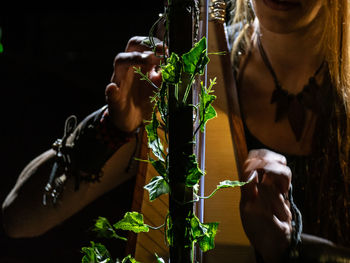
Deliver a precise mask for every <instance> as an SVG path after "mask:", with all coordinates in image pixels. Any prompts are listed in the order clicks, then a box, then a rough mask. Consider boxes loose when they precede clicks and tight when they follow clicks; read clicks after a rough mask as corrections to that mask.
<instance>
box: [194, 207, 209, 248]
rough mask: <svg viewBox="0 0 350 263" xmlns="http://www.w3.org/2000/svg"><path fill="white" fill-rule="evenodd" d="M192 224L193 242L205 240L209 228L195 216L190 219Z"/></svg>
mask: <svg viewBox="0 0 350 263" xmlns="http://www.w3.org/2000/svg"><path fill="white" fill-rule="evenodd" d="M190 224H191V236H192V237H191V239H192V241H193V242H197V241H198V240H199V239H201V238H203V237H204V236H205V235H206V233H207V232H208V228H209V227H208V226H206V225H205V224H202V223H201V222H200V221H199V219H198V217H196V216H195V215H194V214H192V215H191V217H190Z"/></svg>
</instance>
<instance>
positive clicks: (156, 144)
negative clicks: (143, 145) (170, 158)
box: [145, 111, 164, 161]
mask: <svg viewBox="0 0 350 263" xmlns="http://www.w3.org/2000/svg"><path fill="white" fill-rule="evenodd" d="M158 127H159V121H158V120H157V115H156V111H153V115H152V120H151V121H150V122H149V124H147V125H146V126H145V128H146V132H147V139H148V147H149V148H150V149H151V150H152V152H153V154H154V155H155V156H156V157H157V158H158V159H159V160H162V161H164V158H163V155H162V151H163V145H162V143H161V141H160V139H159V137H158V133H157V129H158Z"/></svg>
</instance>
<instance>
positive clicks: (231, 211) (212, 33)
mask: <svg viewBox="0 0 350 263" xmlns="http://www.w3.org/2000/svg"><path fill="white" fill-rule="evenodd" d="M203 3H204V4H202V7H203V6H204V8H202V12H203V9H206V7H209V6H208V4H207V3H206V2H204V1H203ZM209 8H210V9H211V11H210V15H209V17H210V19H209V23H208V24H207V27H205V26H204V27H202V28H204V30H203V29H202V31H204V32H205V31H208V52H218V51H220V52H222V51H225V52H226V54H225V55H213V56H211V57H210V59H211V62H210V63H209V64H208V68H207V74H208V79H209V78H214V77H216V78H217V85H216V86H215V87H214V90H215V95H216V96H217V99H216V101H215V102H214V108H215V109H216V111H217V114H218V115H217V118H215V119H213V120H211V121H209V122H208V123H207V126H206V132H205V139H202V140H200V141H201V144H202V145H201V146H200V147H201V149H198V150H197V152H202V154H199V156H200V157H201V166H202V167H204V169H205V170H206V176H205V178H204V181H205V182H204V183H202V186H201V188H202V192H203V193H204V195H208V194H209V193H210V192H211V191H212V190H213V189H215V188H216V185H217V184H218V183H219V182H220V181H223V180H226V179H229V180H238V174H239V172H240V169H241V166H242V163H243V161H244V159H245V158H246V156H247V147H246V144H245V137H244V129H243V124H242V120H241V117H240V110H239V104H238V95H237V91H236V86H235V79H234V75H233V71H232V65H231V61H230V52H229V45H228V42H227V38H226V33H225V26H224V17H225V2H224V1H221V0H212V2H211V3H210V7H209ZM204 12H206V11H205V10H204ZM207 14H208V13H207ZM201 17H202V18H203V20H204V19H206V17H207V16H206V15H204V16H201ZM203 24H205V23H203ZM205 28H207V30H205ZM148 154H149V153H148V149H147V138H146V135H145V134H143V140H142V149H141V158H144V159H146V158H147V155H148ZM154 176H156V172H155V170H154V168H153V167H151V165H148V164H147V163H140V166H139V171H138V175H137V179H136V185H135V191H134V201H133V205H132V210H133V211H138V212H141V213H142V214H143V215H144V220H145V223H147V224H150V225H161V224H163V223H164V218H165V217H166V214H167V211H168V198H167V196H162V197H161V198H160V199H157V200H155V201H153V202H152V203H150V202H149V201H148V193H146V192H145V191H144V190H143V186H144V185H145V184H147V183H148V182H149V181H150V180H151V178H153V177H154ZM239 200H240V191H239V189H233V190H223V191H221V192H220V191H219V192H218V193H217V194H216V195H215V196H214V197H213V198H212V199H209V200H206V201H205V202H204V204H201V205H199V207H198V208H197V209H198V211H199V214H200V216H199V217H200V218H201V217H202V219H203V220H204V222H219V231H218V233H217V235H216V238H215V245H216V248H215V249H214V250H212V251H209V252H207V253H205V254H203V255H201V254H200V253H198V255H197V259H199V260H200V261H201V262H206V263H211V262H231V261H232V259H234V260H235V261H236V262H254V261H255V259H254V252H253V250H252V248H251V247H250V245H249V241H248V239H247V237H246V236H245V234H244V231H243V228H242V224H241V220H240V215H239ZM168 251H169V249H168V247H167V245H166V243H165V238H164V231H163V230H161V231H159V230H158V231H152V230H151V231H150V232H148V233H142V234H139V235H137V236H136V235H134V234H130V236H129V243H128V246H127V253H129V254H133V255H135V258H136V259H137V260H139V261H141V262H155V257H154V253H157V254H158V255H159V256H161V257H163V258H164V259H167V258H168V253H169V252H168Z"/></svg>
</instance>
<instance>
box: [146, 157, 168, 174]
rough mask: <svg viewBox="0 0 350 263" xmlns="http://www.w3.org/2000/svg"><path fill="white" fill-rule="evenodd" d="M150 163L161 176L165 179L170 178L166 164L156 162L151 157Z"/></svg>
mask: <svg viewBox="0 0 350 263" xmlns="http://www.w3.org/2000/svg"><path fill="white" fill-rule="evenodd" d="M149 162H150V163H151V164H152V166H153V167H154V169H155V170H156V171H157V172H158V174H159V175H160V176H162V177H163V178H168V174H167V171H166V165H165V162H164V161H162V160H154V159H152V158H151V157H149Z"/></svg>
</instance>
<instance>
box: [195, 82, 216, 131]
mask: <svg viewBox="0 0 350 263" xmlns="http://www.w3.org/2000/svg"><path fill="white" fill-rule="evenodd" d="M215 83H216V82H215V79H214V80H210V87H209V89H207V88H206V87H205V86H204V85H203V82H202V83H201V94H200V96H199V99H200V101H199V116H200V121H201V131H202V132H204V128H205V125H206V123H207V121H208V120H210V119H212V118H215V117H216V116H217V114H216V111H215V109H214V107H213V106H212V105H211V104H212V103H213V101H214V100H215V99H216V96H215V95H212V94H210V93H212V92H213V91H212V90H211V87H212V86H213V85H214V84H215Z"/></svg>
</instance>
